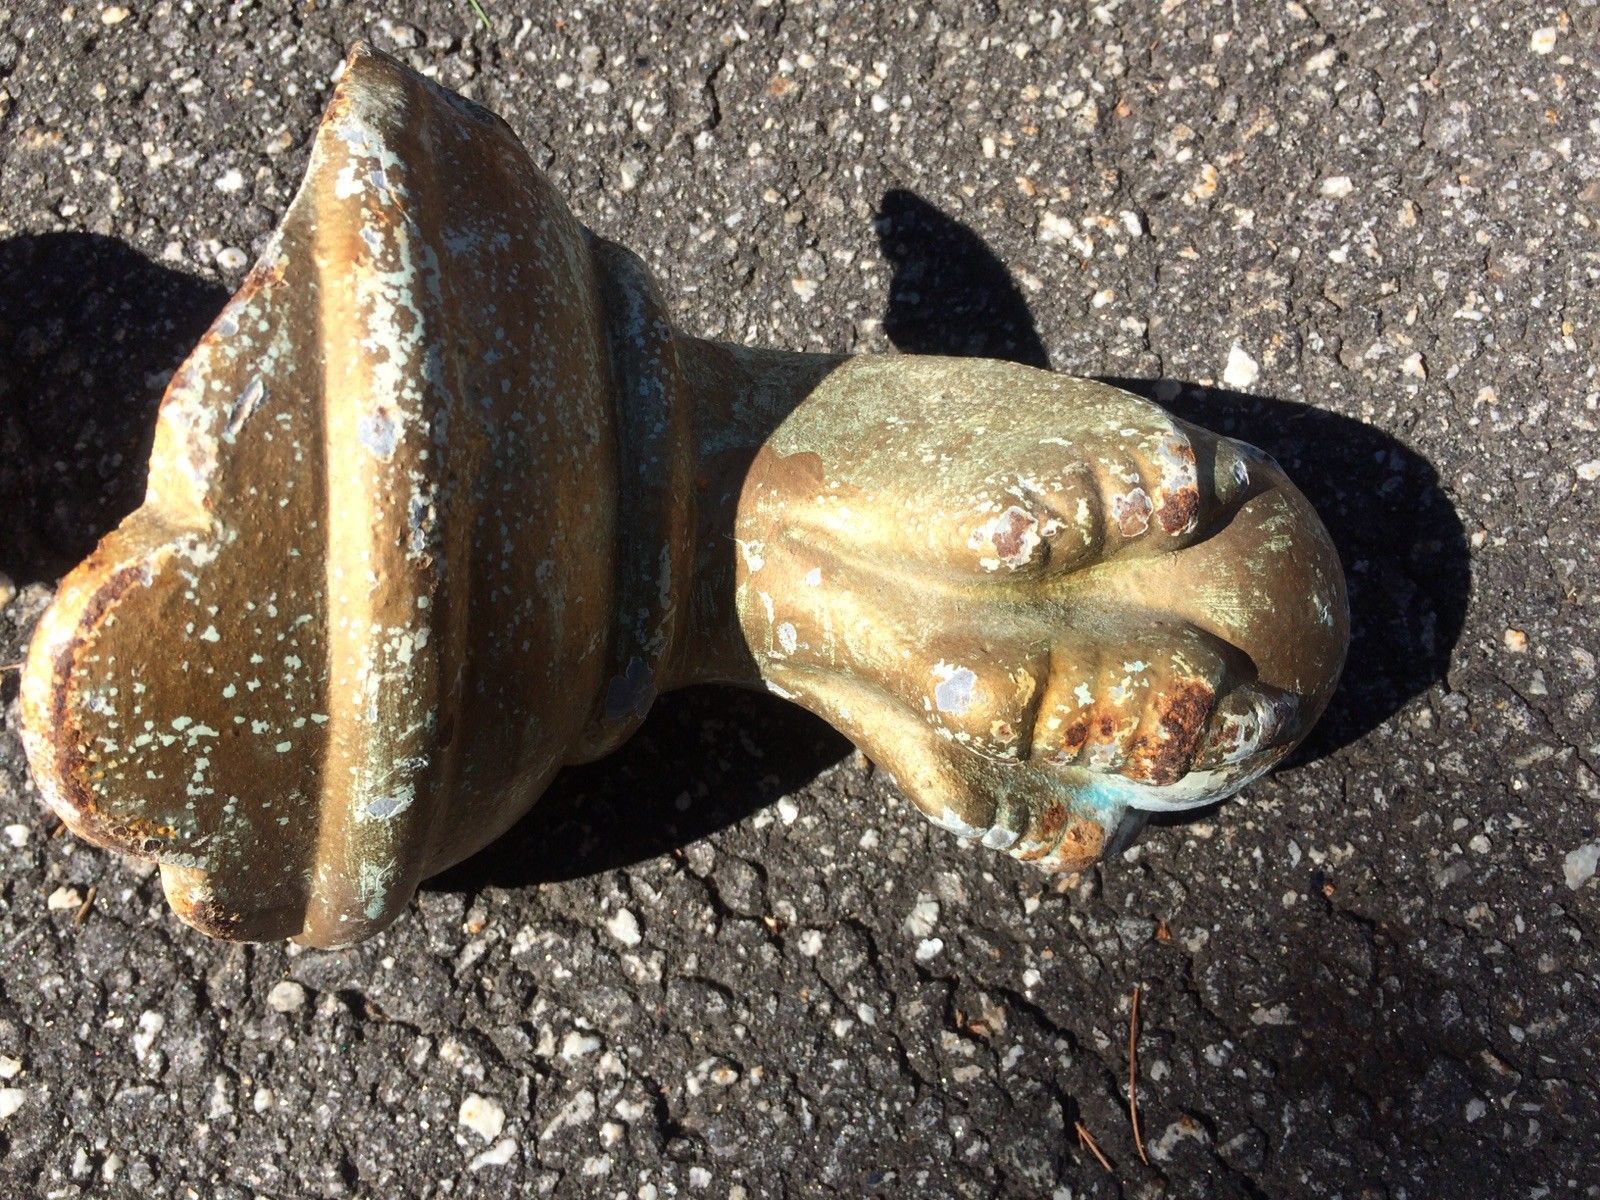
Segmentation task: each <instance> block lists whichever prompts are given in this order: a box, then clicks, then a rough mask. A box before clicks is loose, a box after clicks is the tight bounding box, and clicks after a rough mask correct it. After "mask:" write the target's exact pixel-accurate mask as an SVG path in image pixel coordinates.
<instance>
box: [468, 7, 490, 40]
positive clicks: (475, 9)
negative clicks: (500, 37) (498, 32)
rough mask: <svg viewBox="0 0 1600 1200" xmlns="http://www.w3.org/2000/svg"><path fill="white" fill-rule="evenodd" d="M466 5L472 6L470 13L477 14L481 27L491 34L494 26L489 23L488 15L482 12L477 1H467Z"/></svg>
mask: <svg viewBox="0 0 1600 1200" xmlns="http://www.w3.org/2000/svg"><path fill="white" fill-rule="evenodd" d="M467 3H468V4H470V5H472V11H473V12H475V13H477V14H478V20H480V21H482V22H483V27H484V28H485V29H486V30H488V31H489V32H490V33H493V32H494V26H493V25H491V24H490V23H489V14H488V13H486V12H484V11H483V5H481V4H479V3H478V0H467Z"/></svg>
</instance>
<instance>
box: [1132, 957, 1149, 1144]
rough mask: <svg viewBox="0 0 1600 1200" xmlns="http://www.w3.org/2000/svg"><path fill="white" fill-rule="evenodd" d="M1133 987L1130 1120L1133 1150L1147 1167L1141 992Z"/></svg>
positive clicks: (1136, 986) (1137, 987) (1138, 987)
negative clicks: (1143, 1127)
mask: <svg viewBox="0 0 1600 1200" xmlns="http://www.w3.org/2000/svg"><path fill="white" fill-rule="evenodd" d="M1140 987H1141V985H1139V984H1137V983H1136V984H1134V985H1133V1004H1132V1005H1131V1007H1130V1008H1129V1009H1128V1119H1129V1120H1130V1121H1132V1122H1133V1148H1134V1149H1135V1150H1137V1151H1138V1152H1139V1161H1140V1162H1142V1163H1144V1164H1145V1166H1149V1165H1150V1159H1149V1157H1148V1156H1147V1155H1146V1154H1145V1152H1144V1136H1143V1135H1142V1134H1141V1133H1140V1132H1139V992H1140Z"/></svg>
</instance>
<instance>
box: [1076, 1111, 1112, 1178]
mask: <svg viewBox="0 0 1600 1200" xmlns="http://www.w3.org/2000/svg"><path fill="white" fill-rule="evenodd" d="M1076 1126H1077V1130H1078V1141H1080V1142H1082V1143H1083V1146H1084V1148H1085V1149H1086V1150H1088V1151H1089V1153H1090V1154H1092V1155H1094V1160H1095V1161H1096V1162H1097V1163H1099V1164H1100V1165H1101V1166H1102V1167H1104V1168H1105V1170H1106V1173H1107V1174H1108V1175H1109V1174H1110V1173H1111V1160H1110V1159H1108V1158H1107V1157H1106V1156H1105V1155H1104V1154H1102V1153H1101V1152H1100V1147H1099V1145H1098V1144H1097V1143H1096V1142H1095V1140H1094V1134H1092V1133H1090V1132H1089V1131H1088V1130H1087V1129H1086V1128H1084V1124H1083V1122H1082V1121H1078V1122H1076Z"/></svg>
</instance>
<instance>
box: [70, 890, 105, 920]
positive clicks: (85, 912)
mask: <svg viewBox="0 0 1600 1200" xmlns="http://www.w3.org/2000/svg"><path fill="white" fill-rule="evenodd" d="M99 890H100V888H99V885H97V884H93V883H91V884H90V885H89V891H88V894H87V895H85V896H84V898H83V903H82V904H80V905H78V911H77V912H76V913H74V914H73V917H72V923H73V924H74V925H82V924H83V923H84V922H85V921H87V920H88V919H89V910H90V909H91V908H93V907H94V894H95V893H96V892H98V891H99Z"/></svg>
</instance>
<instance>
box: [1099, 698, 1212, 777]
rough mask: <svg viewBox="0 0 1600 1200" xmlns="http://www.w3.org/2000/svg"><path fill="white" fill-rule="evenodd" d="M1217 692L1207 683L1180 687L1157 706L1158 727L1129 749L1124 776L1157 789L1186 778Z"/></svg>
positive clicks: (1139, 737)
mask: <svg viewBox="0 0 1600 1200" xmlns="http://www.w3.org/2000/svg"><path fill="white" fill-rule="evenodd" d="M1215 699H1216V693H1215V692H1214V691H1212V689H1211V686H1210V685H1209V684H1207V683H1206V682H1205V681H1204V680H1199V679H1192V680H1189V681H1188V682H1186V683H1183V684H1180V685H1179V686H1178V687H1176V688H1174V689H1173V690H1172V691H1170V692H1168V693H1167V694H1166V695H1164V696H1163V697H1162V698H1161V699H1160V700H1159V701H1158V702H1157V703H1158V705H1159V715H1158V716H1157V728H1156V730H1155V731H1154V732H1152V733H1145V734H1140V735H1139V736H1138V737H1137V738H1135V739H1134V741H1133V744H1132V745H1131V746H1130V747H1129V748H1128V760H1127V762H1126V763H1125V764H1124V765H1123V768H1122V773H1123V774H1124V775H1126V776H1127V777H1128V778H1130V779H1137V780H1140V781H1142V782H1145V783H1150V784H1154V785H1155V786H1157V787H1165V786H1167V785H1168V784H1173V783H1176V782H1178V780H1180V779H1182V778H1183V777H1184V775H1186V774H1187V773H1188V771H1189V768H1190V766H1191V764H1192V763H1193V762H1194V755H1195V749H1196V748H1197V747H1198V746H1199V744H1200V738H1201V736H1202V735H1203V734H1204V733H1205V729H1206V722H1207V720H1208V719H1209V718H1210V716H1211V709H1212V705H1213V702H1214V701H1215Z"/></svg>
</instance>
